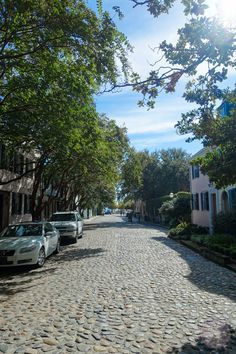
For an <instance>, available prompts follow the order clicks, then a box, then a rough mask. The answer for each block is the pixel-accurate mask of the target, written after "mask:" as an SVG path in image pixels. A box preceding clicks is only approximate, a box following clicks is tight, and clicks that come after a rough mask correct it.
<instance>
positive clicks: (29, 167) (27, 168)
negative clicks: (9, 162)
mask: <svg viewBox="0 0 236 354" xmlns="http://www.w3.org/2000/svg"><path fill="white" fill-rule="evenodd" d="M33 168H34V165H33V162H32V161H30V160H29V159H28V158H26V159H25V172H28V171H30V170H32V169H33ZM32 176H33V171H31V172H29V173H28V174H27V175H26V177H32Z"/></svg>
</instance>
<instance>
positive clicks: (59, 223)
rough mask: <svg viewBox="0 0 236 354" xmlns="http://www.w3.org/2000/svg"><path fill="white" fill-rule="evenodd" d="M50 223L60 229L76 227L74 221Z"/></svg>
mask: <svg viewBox="0 0 236 354" xmlns="http://www.w3.org/2000/svg"><path fill="white" fill-rule="evenodd" d="M51 223H52V224H53V225H54V226H55V227H60V226H68V227H71V226H72V227H75V226H76V221H52V222H51Z"/></svg>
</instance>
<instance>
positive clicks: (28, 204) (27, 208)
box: [24, 194, 32, 214]
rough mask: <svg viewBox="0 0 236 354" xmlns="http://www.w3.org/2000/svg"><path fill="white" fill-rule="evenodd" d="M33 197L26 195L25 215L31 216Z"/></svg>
mask: <svg viewBox="0 0 236 354" xmlns="http://www.w3.org/2000/svg"><path fill="white" fill-rule="evenodd" d="M31 209H32V208H31V195H29V194H25V195H24V214H31Z"/></svg>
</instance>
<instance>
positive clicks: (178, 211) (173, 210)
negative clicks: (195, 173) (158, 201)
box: [159, 192, 191, 226]
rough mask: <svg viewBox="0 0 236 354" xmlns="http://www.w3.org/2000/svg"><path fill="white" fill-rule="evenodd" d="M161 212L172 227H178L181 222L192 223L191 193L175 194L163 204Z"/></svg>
mask: <svg viewBox="0 0 236 354" xmlns="http://www.w3.org/2000/svg"><path fill="white" fill-rule="evenodd" d="M159 212H160V214H161V215H164V216H165V217H166V218H167V220H168V221H169V223H170V225H171V226H176V225H178V224H180V223H181V222H186V223H190V220H191V207H190V193H188V192H179V193H177V194H175V195H174V197H173V198H172V199H170V198H169V200H167V201H166V202H164V203H163V204H162V206H161V207H160V209H159Z"/></svg>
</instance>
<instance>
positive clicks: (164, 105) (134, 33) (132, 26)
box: [89, 0, 236, 154]
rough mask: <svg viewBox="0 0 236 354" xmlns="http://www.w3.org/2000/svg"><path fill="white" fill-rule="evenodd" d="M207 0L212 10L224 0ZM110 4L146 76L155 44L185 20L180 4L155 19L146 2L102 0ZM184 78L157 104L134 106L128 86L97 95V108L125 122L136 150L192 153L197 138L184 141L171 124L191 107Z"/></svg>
mask: <svg viewBox="0 0 236 354" xmlns="http://www.w3.org/2000/svg"><path fill="white" fill-rule="evenodd" d="M208 1H209V2H210V5H211V7H210V9H211V11H212V12H214V10H215V8H214V7H215V6H216V3H217V4H218V5H219V4H220V2H221V1H223V0H208ZM227 2H228V3H229V4H230V3H231V5H232V4H234V6H235V3H236V0H224V4H226V3H227ZM89 4H90V5H91V6H92V7H94V8H95V6H96V1H95V0H91V1H89ZM213 5H214V6H213ZM113 6H120V8H121V10H122V11H123V13H124V15H125V16H124V18H123V19H122V20H121V21H120V20H118V18H117V16H115V15H114V16H115V17H114V20H115V22H116V24H117V26H118V28H119V30H120V31H121V32H123V33H124V34H125V35H126V36H127V38H128V40H129V42H130V44H131V45H132V46H133V47H134V52H133V53H132V54H131V55H130V56H129V61H130V63H131V66H132V68H133V70H134V71H136V72H138V73H139V74H142V77H143V78H145V77H146V76H147V74H148V72H149V71H151V70H152V69H153V67H152V66H151V64H153V63H155V61H156V60H157V58H158V56H157V52H156V51H155V50H154V48H155V47H157V46H158V44H159V43H160V42H161V41H162V40H164V39H166V40H167V42H173V41H175V39H176V38H177V35H176V31H177V29H178V28H179V27H180V26H182V25H183V23H184V21H185V19H184V17H183V12H182V7H181V5H180V4H179V3H177V4H176V5H175V7H174V8H173V9H171V11H170V13H169V14H168V15H162V16H161V17H160V18H158V19H154V18H153V17H152V16H151V15H150V14H149V13H148V12H147V10H146V7H145V6H139V7H136V8H135V9H134V8H133V7H132V6H133V5H132V2H131V1H130V0H103V8H104V9H105V10H108V11H109V12H110V13H114V11H113V10H112V7H113ZM231 76H232V80H233V79H235V74H234V73H232V74H231ZM186 82H187V78H185V79H183V80H182V81H181V82H180V83H179V84H178V86H177V89H176V92H175V93H173V94H168V95H167V94H162V95H161V96H160V97H159V98H158V99H157V102H156V107H155V108H154V109H152V110H149V111H148V110H147V109H146V108H139V107H138V106H137V101H138V100H139V99H141V98H142V97H141V95H139V94H137V93H134V92H132V90H131V89H130V88H125V89H122V90H119V91H116V92H113V93H106V94H103V95H101V96H96V97H95V102H96V105H97V110H98V111H99V112H101V113H105V114H106V115H107V116H108V117H109V118H111V119H115V120H116V122H117V124H118V125H119V126H123V125H124V126H126V127H127V129H128V136H129V139H130V143H131V145H132V146H134V147H135V148H136V149H137V150H143V149H148V150H149V151H154V150H159V149H167V148H172V147H175V148H183V149H184V150H186V151H187V152H188V153H191V154H194V153H196V152H197V151H198V150H200V149H201V147H202V146H201V144H200V142H199V141H194V142H191V143H186V142H185V140H186V138H187V137H186V136H180V135H178V134H177V133H176V130H175V128H174V125H175V124H176V123H177V121H178V120H180V119H181V113H184V112H187V111H188V110H190V109H191V108H192V107H193V106H191V105H190V104H188V103H187V102H185V100H184V99H183V98H182V94H183V92H184V87H185V84H186Z"/></svg>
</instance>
